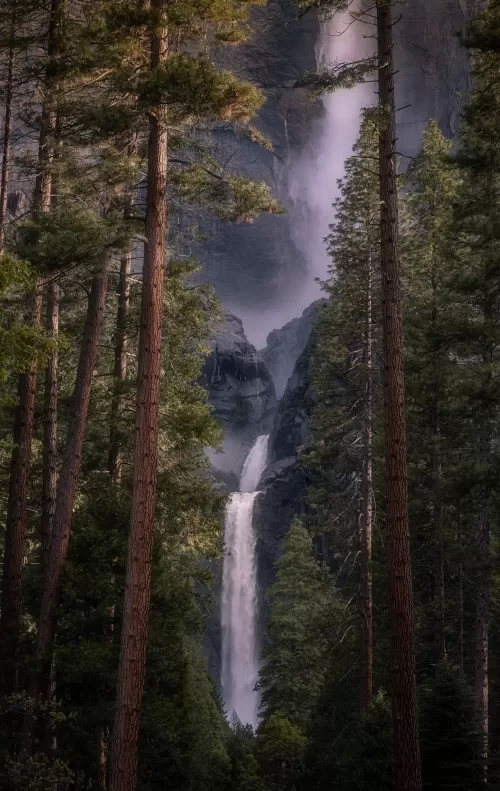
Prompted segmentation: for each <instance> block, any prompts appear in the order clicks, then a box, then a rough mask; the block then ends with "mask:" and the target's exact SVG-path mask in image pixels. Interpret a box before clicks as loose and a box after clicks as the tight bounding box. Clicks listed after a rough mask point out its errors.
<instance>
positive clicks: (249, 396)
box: [203, 313, 277, 491]
mask: <svg viewBox="0 0 500 791" xmlns="http://www.w3.org/2000/svg"><path fill="white" fill-rule="evenodd" d="M203 383H204V385H205V387H206V388H207V390H208V393H209V400H210V403H211V404H212V406H213V409H214V412H215V414H216V416H217V418H218V419H219V421H220V423H221V425H222V427H223V429H224V443H223V450H224V452H223V453H222V454H213V455H212V456H211V462H212V465H213V466H214V467H215V468H218V470H221V471H222V472H223V473H232V474H233V476H237V477H238V478H239V475H240V472H241V469H242V467H243V462H244V460H245V456H246V454H247V452H248V449H249V447H250V446H251V444H252V442H253V441H254V439H255V438H256V437H257V436H258V435H259V434H266V433H268V432H269V431H270V429H271V426H272V423H273V417H274V413H275V411H276V406H277V402H276V394H275V390H274V384H273V380H272V378H271V374H270V373H269V370H268V368H267V365H266V363H265V362H264V360H263V359H262V357H260V356H259V355H258V354H257V352H256V350H255V348H254V346H252V344H251V343H249V342H248V340H247V339H246V337H245V333H244V330H243V324H242V322H241V321H240V319H238V318H237V317H236V316H233V315H232V314H231V313H227V314H226V315H225V317H224V321H223V322H222V323H221V324H220V325H219V326H218V327H216V329H215V332H214V335H213V338H212V352H211V354H210V355H209V357H208V358H207V360H206V361H205V364H204V367H203ZM220 477H221V476H219V478H220ZM222 480H224V477H223V476H222ZM226 482H227V483H228V484H229V488H231V489H232V490H233V491H234V483H235V477H232V478H231V480H229V479H228V480H227V481H226Z"/></svg>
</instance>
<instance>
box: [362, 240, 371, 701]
mask: <svg viewBox="0 0 500 791" xmlns="http://www.w3.org/2000/svg"><path fill="white" fill-rule="evenodd" d="M372 291H373V273H372V263H371V256H370V259H369V261H368V282H367V303H366V351H365V355H366V417H365V459H364V470H363V513H362V514H361V553H360V554H361V568H360V599H361V602H360V603H361V628H360V675H361V679H360V681H361V693H360V703H361V712H364V711H365V710H366V709H367V707H368V706H369V705H370V703H371V702H372V698H373V591H372V568H371V565H372V532H373V458H372V454H373V326H372V324H373V321H372V314H373V310H372V304H373V294H372Z"/></svg>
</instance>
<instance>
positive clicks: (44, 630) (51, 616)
mask: <svg viewBox="0 0 500 791" xmlns="http://www.w3.org/2000/svg"><path fill="white" fill-rule="evenodd" d="M109 269H110V258H109V256H108V257H107V259H106V261H105V262H104V264H103V265H102V267H101V269H100V271H99V272H98V273H97V274H96V275H95V277H94V280H93V282H92V288H91V292H90V297H89V301H88V308H87V316H86V319H85V327H84V331H83V339H82V345H81V348H80V357H79V360H78V367H77V373H76V381H75V388H74V391H73V401H72V407H71V414H70V418H69V423H68V433H67V438H66V447H65V451H64V454H63V459H62V467H61V475H60V478H59V484H58V487H57V501H56V510H55V514H54V520H53V526H52V534H51V538H50V543H49V551H48V557H47V568H46V574H45V575H44V586H43V592H42V604H41V611H40V620H39V625H38V637H37V649H36V653H37V663H38V666H37V669H36V672H37V675H36V679H35V683H34V685H33V686H34V691H35V697H37V698H38V699H41V700H45V699H46V697H47V690H48V688H49V684H50V667H51V663H52V656H53V644H54V639H55V634H56V627H57V615H58V613H57V611H58V607H59V600H60V588H61V576H62V571H63V567H64V563H65V561H66V555H67V552H68V544H69V538H70V531H71V519H72V515H73V509H74V505H75V497H76V490H77V484H78V476H79V472H80V465H81V458H82V448H83V440H84V434H85V426H86V422H87V412H88V406H89V400H90V391H91V387H92V378H93V374H94V368H95V364H96V360H97V351H98V346H99V338H100V334H101V327H102V320H103V316H104V309H105V304H106V295H107V287H108V277H109Z"/></svg>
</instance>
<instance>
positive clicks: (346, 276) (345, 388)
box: [306, 113, 380, 711]
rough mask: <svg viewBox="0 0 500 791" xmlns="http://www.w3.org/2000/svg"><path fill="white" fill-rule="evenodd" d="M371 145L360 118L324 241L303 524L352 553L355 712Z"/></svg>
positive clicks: (363, 582) (365, 599) (366, 462)
mask: <svg viewBox="0 0 500 791" xmlns="http://www.w3.org/2000/svg"><path fill="white" fill-rule="evenodd" d="M377 139H378V136H377V127H376V120H375V118H374V117H373V113H367V114H366V116H365V119H364V120H363V123H362V125H361V132H360V137H359V140H358V141H357V143H356V145H355V147H354V153H353V156H352V157H350V158H349V159H348V160H347V161H346V164H345V171H346V175H345V178H344V179H343V180H342V181H341V182H340V184H339V186H340V197H339V198H338V199H337V201H336V202H335V204H334V210H335V215H336V222H335V223H334V224H333V225H332V226H331V233H330V236H329V237H328V239H327V242H328V251H329V254H330V256H331V258H332V265H331V268H330V280H329V281H328V282H327V283H326V284H325V285H324V287H325V290H326V292H327V294H329V295H330V300H329V302H328V304H327V305H326V306H325V308H324V310H323V311H322V313H321V315H320V319H319V324H318V333H319V340H318V344H317V349H316V354H315V365H314V370H313V383H314V387H315V391H316V393H317V398H318V404H317V406H316V409H315V412H314V417H313V420H312V422H311V428H312V434H313V440H312V443H311V448H310V449H309V450H308V453H307V456H306V458H307V463H308V464H309V465H310V466H311V468H312V469H313V470H315V471H316V475H318V473H319V474H320V475H321V476H322V478H324V482H322V483H321V484H320V483H319V481H317V482H316V483H315V486H314V488H313V490H312V493H311V496H310V502H311V504H312V505H313V506H314V509H315V514H314V517H313V520H312V521H314V523H315V524H316V525H317V526H318V527H321V526H322V527H321V529H322V530H323V531H324V532H328V533H329V534H330V540H331V541H332V542H333V545H334V546H338V547H339V548H340V546H341V545H342V541H343V540H345V539H344V538H343V537H344V536H345V537H346V540H347V542H348V544H350V545H352V546H353V550H354V551H355V552H357V551H358V547H359V556H360V561H359V569H360V578H359V588H360V591H359V610H360V619H359V622H360V701H361V710H362V711H363V710H364V709H365V708H366V707H367V706H368V705H369V704H370V701H371V698H372V695H373V602H372V570H371V566H372V533H373V504H374V494H373V477H374V471H373V453H374V451H373V444H374V430H375V428H376V422H377V418H380V392H379V390H380V388H379V387H378V386H377V385H378V382H379V380H380V376H379V375H378V373H377V371H376V357H377V353H378V354H379V353H380V332H379V331H378V329H377V327H378V324H379V320H380V316H379V310H378V308H377V299H376V294H377V283H378V268H379V259H380V227H379V198H378V179H377V173H376V172H375V171H374V170H373V159H374V158H375V157H376V153H377V148H376V146H377ZM332 383H333V386H332ZM353 473H355V475H356V477H355V478H354V479H352V478H351V477H350V476H352V474H353ZM358 526H360V529H359V527H358ZM358 533H359V535H358Z"/></svg>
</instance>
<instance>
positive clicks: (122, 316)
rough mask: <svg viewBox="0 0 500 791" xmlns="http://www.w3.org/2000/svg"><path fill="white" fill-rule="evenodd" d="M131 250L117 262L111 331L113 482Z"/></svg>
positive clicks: (117, 467) (118, 466) (119, 461)
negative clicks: (118, 273) (113, 354)
mask: <svg viewBox="0 0 500 791" xmlns="http://www.w3.org/2000/svg"><path fill="white" fill-rule="evenodd" d="M131 269H132V253H131V252H128V253H126V254H125V255H124V256H123V257H122V259H121V262H120V280H119V283H118V310H117V315H116V333H115V364H114V370H113V387H114V390H113V399H112V402H111V436H110V446H109V458H108V469H109V475H110V478H111V480H112V481H113V483H119V481H120V480H121V476H122V466H123V454H122V442H121V437H120V405H121V397H122V388H123V382H124V381H125V379H126V377H127V346H128V343H127V316H128V310H129V303H130V272H131Z"/></svg>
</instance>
